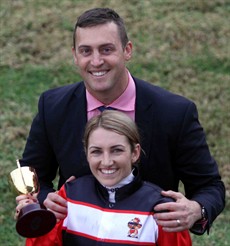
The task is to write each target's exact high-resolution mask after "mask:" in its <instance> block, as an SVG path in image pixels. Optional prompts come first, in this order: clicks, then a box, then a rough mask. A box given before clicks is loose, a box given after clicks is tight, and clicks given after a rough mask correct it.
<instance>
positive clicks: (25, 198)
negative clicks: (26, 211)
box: [14, 194, 38, 220]
mask: <svg viewBox="0 0 230 246" xmlns="http://www.w3.org/2000/svg"><path fill="white" fill-rule="evenodd" d="M15 200H16V203H17V206H16V209H15V214H14V218H15V219H16V220H17V219H18V216H19V213H20V211H21V209H22V208H23V207H25V206H26V205H28V204H32V203H38V200H37V194H34V195H29V194H28V195H19V196H17V197H16V199H15Z"/></svg>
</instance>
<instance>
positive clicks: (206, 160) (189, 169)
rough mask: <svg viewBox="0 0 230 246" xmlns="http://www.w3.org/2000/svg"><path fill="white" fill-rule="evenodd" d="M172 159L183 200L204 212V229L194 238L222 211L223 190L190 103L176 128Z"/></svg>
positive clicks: (193, 107) (223, 201)
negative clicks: (177, 130)
mask: <svg viewBox="0 0 230 246" xmlns="http://www.w3.org/2000/svg"><path fill="white" fill-rule="evenodd" d="M175 157H176V163H177V165H176V173H177V175H178V177H179V178H180V179H181V181H182V182H183V184H184V186H185V193H186V197H187V198H188V199H190V200H194V201H196V202H198V203H199V204H201V205H202V206H204V207H205V209H206V211H207V216H208V222H207V223H206V228H204V230H201V231H199V230H198V231H197V234H203V233H204V232H205V230H206V229H207V230H209V227H210V226H211V223H212V222H213V221H214V219H215V218H216V217H217V216H218V215H219V213H220V212H221V211H222V210H223V208H224V205H225V187H224V184H223V182H222V181H221V177H220V174H219V171H218V166H217V163H216V161H215V160H214V159H213V158H212V156H211V154H210V151H209V148H208V145H207V142H206V137H205V133H204V131H203V128H202V127H201V125H200V123H199V120H198V112H197V109H196V106H195V104H194V103H190V104H189V105H188V107H187V110H186V112H185V115H184V119H183V122H182V124H181V126H180V134H179V137H178V142H177V146H176V155H175ZM191 231H192V232H195V231H193V230H191Z"/></svg>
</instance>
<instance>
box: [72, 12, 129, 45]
mask: <svg viewBox="0 0 230 246" xmlns="http://www.w3.org/2000/svg"><path fill="white" fill-rule="evenodd" d="M109 22H113V23H115V24H116V25H117V27H118V31H119V35H120V39H121V43H122V47H123V48H125V46H126V44H127V43H128V41H129V40H128V36H127V33H126V30H125V25H124V21H123V19H122V18H121V17H120V16H119V15H118V14H117V13H116V12H115V11H114V10H113V9H110V8H93V9H90V10H87V11H85V12H84V13H83V14H82V15H81V16H79V18H78V20H77V22H76V24H75V27H74V33H73V47H74V49H75V48H76V47H75V42H76V30H77V27H81V28H84V27H92V26H97V25H102V24H106V23H109Z"/></svg>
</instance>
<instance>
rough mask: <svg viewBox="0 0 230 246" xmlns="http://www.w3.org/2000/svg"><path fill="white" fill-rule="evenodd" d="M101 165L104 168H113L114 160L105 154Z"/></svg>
mask: <svg viewBox="0 0 230 246" xmlns="http://www.w3.org/2000/svg"><path fill="white" fill-rule="evenodd" d="M101 163H102V165H104V166H111V165H113V160H112V158H111V156H110V154H108V153H104V154H103V157H102V160H101Z"/></svg>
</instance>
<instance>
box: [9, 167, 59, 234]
mask: <svg viewBox="0 0 230 246" xmlns="http://www.w3.org/2000/svg"><path fill="white" fill-rule="evenodd" d="M18 166H19V167H18V168H17V169H15V170H13V171H12V172H11V173H10V175H9V183H10V186H11V188H12V191H13V192H14V194H16V195H20V194H25V195H27V194H30V195H33V194H34V193H37V192H38V191H39V184H38V179H37V174H36V172H35V169H34V168H32V167H28V166H25V167H20V165H18ZM55 224H56V217H55V215H54V214H53V213H52V212H51V211H49V210H46V209H44V208H42V207H41V206H40V204H39V203H32V204H28V205H25V206H24V207H23V208H22V209H21V211H20V213H19V216H18V219H17V222H16V231H17V232H18V234H19V235H21V236H23V237H27V238H32V237H39V236H42V235H44V234H46V233H48V232H49V231H51V230H52V229H53V227H54V226H55Z"/></svg>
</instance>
